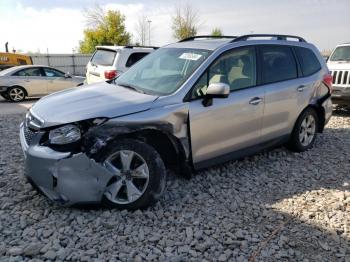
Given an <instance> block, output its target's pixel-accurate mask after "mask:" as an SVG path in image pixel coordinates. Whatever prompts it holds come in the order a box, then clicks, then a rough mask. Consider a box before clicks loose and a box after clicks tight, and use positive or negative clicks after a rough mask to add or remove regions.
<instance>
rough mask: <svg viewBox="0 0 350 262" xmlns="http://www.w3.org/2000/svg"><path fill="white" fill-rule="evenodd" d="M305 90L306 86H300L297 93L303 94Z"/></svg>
mask: <svg viewBox="0 0 350 262" xmlns="http://www.w3.org/2000/svg"><path fill="white" fill-rule="evenodd" d="M305 88H306V86H304V85H301V86H298V88H297V91H298V92H303V91H304V89H305Z"/></svg>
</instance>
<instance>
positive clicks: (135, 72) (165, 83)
mask: <svg viewBox="0 0 350 262" xmlns="http://www.w3.org/2000/svg"><path fill="white" fill-rule="evenodd" d="M209 54H210V51H209V50H201V49H190V48H161V49H158V50H157V51H155V52H153V53H151V54H150V55H147V56H146V57H145V58H143V59H142V60H140V61H139V62H138V63H137V64H135V65H134V66H133V67H131V68H130V69H129V70H128V71H127V72H125V73H123V74H122V75H121V76H119V77H118V78H117V79H116V80H115V83H116V84H117V85H121V86H129V87H132V88H134V89H136V90H139V91H141V92H145V93H150V94H156V95H169V94H171V93H173V92H175V91H176V90H177V89H178V88H180V86H181V85H182V84H183V83H184V82H185V81H186V80H187V79H188V78H189V77H190V75H191V74H192V73H193V72H194V71H195V70H196V69H197V68H198V66H199V65H200V64H202V63H203V61H204V60H205V59H206V58H207V57H208V56H209Z"/></svg>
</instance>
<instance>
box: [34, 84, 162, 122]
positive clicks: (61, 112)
mask: <svg viewBox="0 0 350 262" xmlns="http://www.w3.org/2000/svg"><path fill="white" fill-rule="evenodd" d="M157 98H158V96H152V95H146V94H141V93H138V92H136V91H133V90H130V89H127V88H124V87H121V86H117V85H114V84H108V83H106V82H104V83H97V84H93V85H85V86H81V87H77V88H72V89H67V90H64V91H61V92H57V93H54V94H51V95H48V96H45V97H43V98H42V99H40V100H39V101H38V102H37V103H35V104H34V106H33V107H32V109H31V110H32V111H33V113H34V114H35V115H37V116H38V117H40V118H41V119H42V120H43V121H44V125H43V126H42V127H50V126H55V125H60V124H65V123H71V122H76V121H81V120H85V119H91V118H96V117H108V118H113V117H118V116H122V115H127V114H132V113H136V112H140V111H144V110H147V109H149V108H150V107H151V105H152V103H153V101H155V100H156V99H157Z"/></svg>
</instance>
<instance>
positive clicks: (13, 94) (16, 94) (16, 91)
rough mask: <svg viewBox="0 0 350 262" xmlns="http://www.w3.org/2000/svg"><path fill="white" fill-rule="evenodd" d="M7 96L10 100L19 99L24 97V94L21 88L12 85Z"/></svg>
mask: <svg viewBox="0 0 350 262" xmlns="http://www.w3.org/2000/svg"><path fill="white" fill-rule="evenodd" d="M9 96H10V98H11V100H12V101H21V100H23V99H24V97H25V94H24V91H23V90H22V89H21V88H18V87H14V88H12V89H11V90H10V92H9Z"/></svg>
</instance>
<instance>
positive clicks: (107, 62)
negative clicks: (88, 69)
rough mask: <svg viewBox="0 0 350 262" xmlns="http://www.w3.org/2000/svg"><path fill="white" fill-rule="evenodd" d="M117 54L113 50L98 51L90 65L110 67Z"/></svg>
mask: <svg viewBox="0 0 350 262" xmlns="http://www.w3.org/2000/svg"><path fill="white" fill-rule="evenodd" d="M116 54H117V52H115V51H113V50H104V49H98V50H96V52H95V54H94V55H93V57H92V58H91V63H92V64H94V65H102V66H111V65H113V62H114V58H115V56H116Z"/></svg>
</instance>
